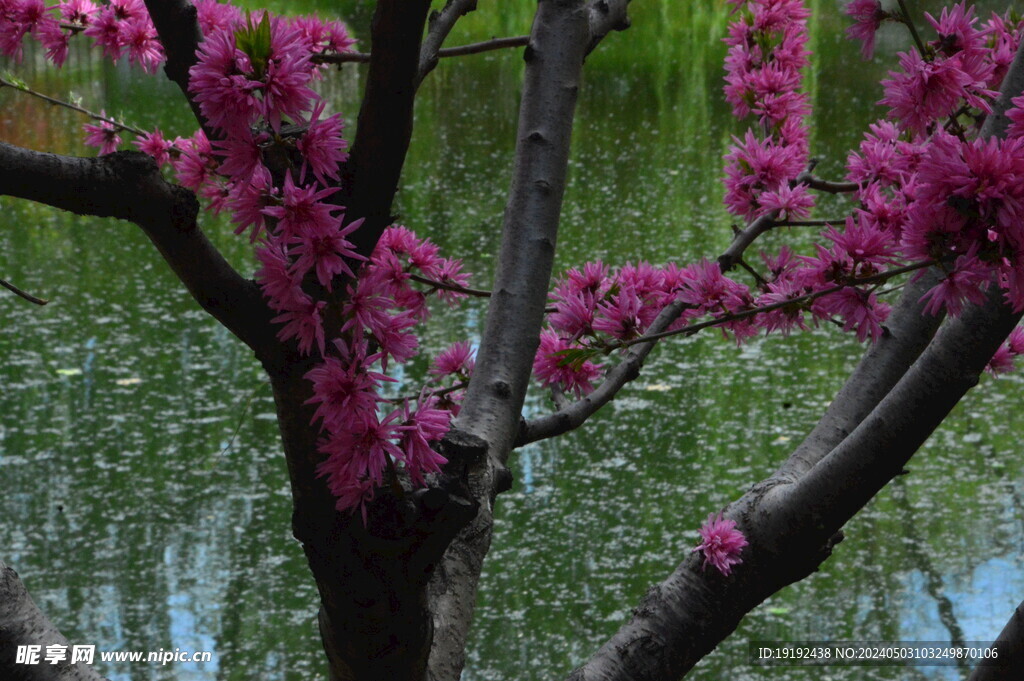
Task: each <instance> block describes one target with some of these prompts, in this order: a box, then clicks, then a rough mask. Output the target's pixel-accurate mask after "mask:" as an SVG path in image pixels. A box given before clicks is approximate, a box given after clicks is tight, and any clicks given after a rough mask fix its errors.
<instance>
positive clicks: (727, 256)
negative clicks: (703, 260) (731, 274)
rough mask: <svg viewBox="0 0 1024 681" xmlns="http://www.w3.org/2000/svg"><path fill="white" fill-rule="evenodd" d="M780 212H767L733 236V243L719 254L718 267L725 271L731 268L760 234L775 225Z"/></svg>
mask: <svg viewBox="0 0 1024 681" xmlns="http://www.w3.org/2000/svg"><path fill="white" fill-rule="evenodd" d="M778 214H779V213H778V211H772V212H771V213H765V214H764V215H762V216H760V217H758V218H756V219H755V220H754V221H753V222H751V223H750V224H749V225H747V227H746V229H744V230H742V231H740V232H739V233H737V234H736V236H735V237H733V240H732V243H731V244H729V247H728V248H726V249H725V252H724V253H722V255H720V256H718V267H719V268H720V269H721V270H722V271H723V272H728V271H729V270H731V269H732V268H733V267H734V266H735V265H736V263H738V262H739V261H740V259H742V258H743V253H744V252H745V251H746V250H747V248H748V247H749V246H750V244H752V243H754V241H756V240H757V238H758V237H759V236H761V235H762V234H764V233H765V232H767V231H768V230H770V229H771V228H772V227H774V226H775V218H776V217H777V216H778Z"/></svg>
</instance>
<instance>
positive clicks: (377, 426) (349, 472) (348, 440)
mask: <svg viewBox="0 0 1024 681" xmlns="http://www.w3.org/2000/svg"><path fill="white" fill-rule="evenodd" d="M401 413H402V412H401V411H397V410H396V411H394V412H392V413H391V414H390V415H389V416H388V417H387V418H385V419H384V420H383V421H379V420H378V419H377V417H376V415H375V414H370V415H369V416H368V417H367V418H366V419H363V420H360V421H358V422H356V423H353V424H351V428H350V429H348V430H345V431H342V432H339V433H334V434H332V435H331V437H330V438H329V439H328V440H327V441H326V442H324V443H322V444H321V446H320V447H319V450H320V451H321V452H322V453H324V454H327V455H328V456H327V459H326V460H325V461H323V462H322V463H320V465H319V466H317V474H318V475H319V476H324V477H326V478H327V486H328V489H330V491H331V493H332V494H334V496H335V497H336V498H337V502H336V504H335V508H337V510H339V511H343V512H344V511H351V510H354V509H355V508H361V509H362V512H363V522H364V523H365V522H366V510H365V506H364V504H365V503H366V502H367V501H369V500H370V499H372V498H373V488H374V487H376V486H379V485H380V484H381V482H383V480H384V470H385V469H386V468H387V465H388V459H391V460H392V461H394V460H400V459H401V458H402V450H401V449H399V448H398V445H396V444H395V443H394V441H393V440H394V439H396V438H397V437H400V436H401V434H402V427H401V426H400V425H398V424H396V423H395V421H396V419H397V418H398V417H399V416H400V415H401Z"/></svg>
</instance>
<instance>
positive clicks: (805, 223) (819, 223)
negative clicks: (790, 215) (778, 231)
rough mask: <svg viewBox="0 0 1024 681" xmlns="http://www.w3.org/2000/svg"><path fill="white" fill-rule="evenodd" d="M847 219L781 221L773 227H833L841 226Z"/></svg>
mask: <svg viewBox="0 0 1024 681" xmlns="http://www.w3.org/2000/svg"><path fill="white" fill-rule="evenodd" d="M844 222H846V218H840V219H838V220H779V221H777V222H775V223H773V224H772V227H831V226H832V225H841V224H843V223H844Z"/></svg>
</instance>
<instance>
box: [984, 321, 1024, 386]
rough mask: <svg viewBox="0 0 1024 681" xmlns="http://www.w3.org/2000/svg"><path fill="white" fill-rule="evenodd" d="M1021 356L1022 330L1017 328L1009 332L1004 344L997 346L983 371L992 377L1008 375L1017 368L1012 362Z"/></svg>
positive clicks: (1023, 347) (1023, 334)
mask: <svg viewBox="0 0 1024 681" xmlns="http://www.w3.org/2000/svg"><path fill="white" fill-rule="evenodd" d="M1022 354H1024V329H1022V328H1021V327H1019V326H1018V327H1015V328H1014V329H1013V331H1011V332H1010V336H1009V337H1008V338H1007V339H1006V342H1005V343H1003V344H1002V345H1000V346H999V349H998V350H996V353H995V354H994V355H993V356H992V359H991V360H989V363H988V365H987V366H986V367H985V370H986V371H988V372H989V373H990V374H992V375H993V376H998V375H999V374H1007V373H1010V372H1011V371H1013V370H1014V369H1016V368H1017V367H1016V366H1015V365H1014V360H1015V359H1016V358H1017V357H1019V356H1020V355H1022Z"/></svg>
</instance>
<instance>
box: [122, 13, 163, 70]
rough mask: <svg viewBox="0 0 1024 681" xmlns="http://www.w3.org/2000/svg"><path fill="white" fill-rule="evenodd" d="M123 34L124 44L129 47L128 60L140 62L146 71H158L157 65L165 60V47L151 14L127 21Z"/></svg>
mask: <svg viewBox="0 0 1024 681" xmlns="http://www.w3.org/2000/svg"><path fill="white" fill-rule="evenodd" d="M122 34H123V41H124V46H125V47H127V48H128V61H129V62H131V63H133V64H135V63H137V64H139V65H140V66H141V67H142V70H143V71H145V72H146V73H156V70H157V67H159V66H160V64H162V63H163V62H164V60H165V57H164V48H163V45H162V44H161V43H160V40H159V39H158V38H157V35H156V28H155V27H154V26H153V24H152V22H151V21H150V20H149V16H148V15H147V16H146V17H145V19H140V20H137V21H130V22H127V23H126V24H125V25H124V26H123V28H122Z"/></svg>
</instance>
